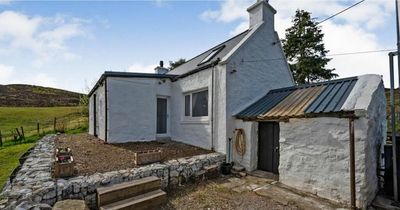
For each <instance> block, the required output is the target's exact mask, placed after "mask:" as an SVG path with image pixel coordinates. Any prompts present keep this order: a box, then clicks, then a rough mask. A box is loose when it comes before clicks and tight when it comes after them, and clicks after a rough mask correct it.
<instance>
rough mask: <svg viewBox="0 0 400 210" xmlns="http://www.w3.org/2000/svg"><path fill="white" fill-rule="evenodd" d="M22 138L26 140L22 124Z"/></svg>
mask: <svg viewBox="0 0 400 210" xmlns="http://www.w3.org/2000/svg"><path fill="white" fill-rule="evenodd" d="M21 134H22V139H23V140H24V141H25V133H24V127H22V126H21Z"/></svg>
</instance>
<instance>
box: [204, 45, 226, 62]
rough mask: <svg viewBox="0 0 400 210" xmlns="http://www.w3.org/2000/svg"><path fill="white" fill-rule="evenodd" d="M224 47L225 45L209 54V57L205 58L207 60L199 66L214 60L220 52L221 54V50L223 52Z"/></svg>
mask: <svg viewBox="0 0 400 210" xmlns="http://www.w3.org/2000/svg"><path fill="white" fill-rule="evenodd" d="M224 47H225V45H223V46H221V47H218V48H216V49H214V50H213V51H211V53H210V54H208V55H207V57H205V58H204V59H203V60H202V61H201V62H200V63H199V65H201V64H204V63H207V62H209V61H210V60H211V59H213V58H214V56H216V55H217V54H218V53H219V52H221V50H222V49H223V48H224Z"/></svg>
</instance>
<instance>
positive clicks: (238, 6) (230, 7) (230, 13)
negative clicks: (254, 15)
mask: <svg viewBox="0 0 400 210" xmlns="http://www.w3.org/2000/svg"><path fill="white" fill-rule="evenodd" d="M252 3H254V1H249V0H242V1H237V0H225V1H222V2H221V8H220V9H219V10H206V11H204V12H203V13H202V14H201V15H200V18H201V19H203V20H206V21H218V22H225V23H229V22H232V21H236V20H243V19H247V18H248V14H247V11H246V8H247V7H249V6H250V5H251V4H252Z"/></svg>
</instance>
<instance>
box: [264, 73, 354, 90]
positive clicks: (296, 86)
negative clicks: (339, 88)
mask: <svg viewBox="0 0 400 210" xmlns="http://www.w3.org/2000/svg"><path fill="white" fill-rule="evenodd" d="M357 79H358V77H357V76H355V77H346V78H341V79H335V80H328V81H323V82H316V83H309V84H301V85H294V86H289V87H284V88H277V89H272V90H270V91H269V92H282V91H290V90H293V89H301V88H310V87H315V86H320V85H328V84H332V83H338V82H343V81H349V80H357Z"/></svg>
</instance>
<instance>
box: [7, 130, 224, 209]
mask: <svg viewBox="0 0 400 210" xmlns="http://www.w3.org/2000/svg"><path fill="white" fill-rule="evenodd" d="M54 138H55V136H46V137H44V138H43V139H42V140H40V141H39V142H38V144H37V146H36V147H35V149H34V150H33V151H32V153H31V154H30V155H29V156H28V158H27V160H26V162H25V163H24V164H23V165H22V168H21V170H20V171H19V172H18V173H17V176H16V178H15V180H14V181H13V182H12V183H9V184H8V185H7V186H6V187H5V188H4V190H3V192H2V195H3V196H4V197H6V198H7V199H8V200H7V202H6V203H3V204H0V209H1V208H6V209H21V210H22V209H35V208H36V209H51V206H52V205H54V203H55V202H57V201H60V200H65V199H83V200H85V202H86V204H88V206H89V207H90V208H92V209H94V208H96V188H97V187H100V186H108V185H112V184H117V183H121V182H126V181H132V180H136V179H140V178H143V177H148V176H157V177H159V178H161V183H162V187H163V188H167V187H173V186H176V185H178V184H180V183H182V182H186V181H188V180H190V179H192V178H194V177H197V176H199V175H203V174H204V173H205V172H206V170H208V169H216V170H218V168H219V165H220V164H221V163H222V162H223V161H224V160H225V155H223V154H220V153H210V154H205V155H197V156H193V157H189V158H180V159H176V160H170V161H168V162H164V163H155V164H151V165H146V166H143V167H139V168H132V169H126V170H119V171H112V172H106V173H96V174H93V175H89V176H78V177H73V178H70V179H53V178H52V177H51V170H52V165H53V162H54V159H53V151H54V149H55V145H54ZM1 205H2V206H1Z"/></svg>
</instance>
